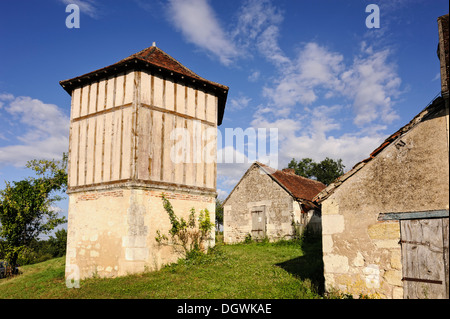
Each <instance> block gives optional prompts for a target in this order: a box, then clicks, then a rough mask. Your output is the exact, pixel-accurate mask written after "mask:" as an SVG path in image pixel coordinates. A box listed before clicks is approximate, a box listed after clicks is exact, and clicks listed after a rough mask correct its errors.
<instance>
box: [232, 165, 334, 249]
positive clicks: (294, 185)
mask: <svg viewBox="0 0 450 319" xmlns="http://www.w3.org/2000/svg"><path fill="white" fill-rule="evenodd" d="M324 188H325V185H324V184H322V183H320V182H318V181H314V180H311V179H307V178H305V177H302V176H298V175H296V174H295V173H294V170H293V169H284V170H282V171H280V170H275V169H273V168H270V167H268V166H266V165H264V164H261V163H259V162H255V163H253V164H252V165H251V166H250V168H249V169H248V170H247V172H246V173H245V174H244V176H243V177H242V178H241V180H240V181H239V182H238V184H237V185H236V186H235V187H234V189H233V190H232V191H231V193H230V194H229V195H228V197H227V198H226V199H225V201H224V203H223V209H224V213H223V214H224V242H225V243H236V242H240V241H243V240H244V239H245V238H246V237H247V236H248V235H251V238H252V239H256V240H260V239H262V238H265V237H267V238H268V239H269V240H277V239H290V238H292V236H294V235H295V232H299V231H301V230H302V228H304V227H306V226H307V225H308V224H309V225H310V226H311V227H312V228H313V229H314V228H315V229H316V230H317V231H320V211H319V209H318V207H317V205H315V204H314V203H313V202H312V199H313V197H314V196H315V195H316V194H317V193H318V192H320V191H321V190H322V189H324Z"/></svg>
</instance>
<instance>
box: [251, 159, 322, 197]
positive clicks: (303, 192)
mask: <svg viewBox="0 0 450 319" xmlns="http://www.w3.org/2000/svg"><path fill="white" fill-rule="evenodd" d="M256 164H257V165H258V166H259V167H261V168H263V169H264V170H265V171H266V173H267V174H268V175H269V176H270V177H271V178H272V179H273V180H275V181H276V182H278V184H280V185H281V186H284V188H286V189H287V190H288V191H289V192H290V193H291V194H292V196H293V197H295V198H296V199H306V200H308V201H312V200H313V198H314V196H316V195H317V194H318V193H319V192H320V191H321V190H322V189H324V188H325V187H326V186H325V185H324V184H322V183H321V182H319V181H315V180H312V179H309V178H306V177H303V176H299V175H297V174H295V173H294V172H293V171H290V170H275V169H273V168H271V167H269V166H267V165H264V164H262V163H259V162H256Z"/></svg>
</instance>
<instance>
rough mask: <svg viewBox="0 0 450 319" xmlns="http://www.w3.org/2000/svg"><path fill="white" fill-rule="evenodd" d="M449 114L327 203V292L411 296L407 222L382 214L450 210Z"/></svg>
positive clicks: (409, 137) (405, 139)
mask: <svg viewBox="0 0 450 319" xmlns="http://www.w3.org/2000/svg"><path fill="white" fill-rule="evenodd" d="M446 117H448V115H446V113H445V109H444V108H440V110H438V111H437V113H435V114H433V115H432V116H430V117H428V118H427V119H425V120H422V122H420V123H419V124H418V125H417V126H415V127H414V128H412V129H411V130H410V131H408V132H407V133H405V134H404V135H402V136H400V137H399V138H398V139H397V140H395V141H393V142H392V143H391V144H390V145H388V146H387V147H386V148H385V149H384V150H383V151H381V153H379V154H378V155H377V156H376V157H375V158H373V159H372V160H370V161H369V162H368V163H367V164H365V165H364V166H363V167H362V168H361V169H360V170H359V171H357V172H356V173H355V174H354V175H353V176H351V177H350V178H348V179H347V180H345V182H344V183H342V185H340V186H339V187H338V188H337V189H335V190H334V192H333V193H332V195H330V196H329V197H328V198H327V199H326V200H324V201H323V202H322V233H323V254H324V255H323V260H324V275H325V285H326V289H327V290H332V289H338V290H340V291H342V292H348V293H352V294H354V295H359V294H360V293H362V294H369V295H374V296H379V297H381V298H403V283H402V281H401V279H402V262H401V245H400V243H399V240H400V227H399V222H398V221H385V222H381V221H378V216H379V214H380V213H390V212H413V211H426V210H439V209H448V208H449V198H448V193H449V183H448V181H449V162H448V152H449V149H448V145H447V131H446V130H447V129H446V122H447V120H448V119H447V118H446Z"/></svg>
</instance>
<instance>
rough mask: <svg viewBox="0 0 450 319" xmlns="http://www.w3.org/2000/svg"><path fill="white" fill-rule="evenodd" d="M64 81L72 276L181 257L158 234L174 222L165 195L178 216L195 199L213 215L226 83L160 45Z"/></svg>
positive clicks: (118, 271)
mask: <svg viewBox="0 0 450 319" xmlns="http://www.w3.org/2000/svg"><path fill="white" fill-rule="evenodd" d="M60 83H61V85H62V87H63V88H64V89H65V90H66V91H67V92H68V93H69V94H70V95H71V97H72V106H71V116H70V140H69V163H68V190H67V193H68V195H69V222H68V237H67V256H66V277H71V278H76V277H79V278H85V277H90V276H93V275H94V274H96V275H98V276H102V277H114V276H120V275H126V274H129V273H135V272H142V271H144V270H145V269H149V270H151V269H158V268H159V267H160V266H161V265H163V264H166V263H170V262H174V261H176V260H177V259H178V258H179V257H180V255H177V254H176V253H174V251H173V247H170V246H160V245H158V243H157V242H156V240H155V237H156V234H157V231H158V230H159V231H161V233H162V234H167V232H168V230H169V229H170V228H171V225H170V221H169V217H168V215H167V213H166V212H165V210H164V208H163V203H162V200H161V196H162V194H163V193H164V194H165V195H166V197H167V198H168V199H169V200H170V202H171V204H172V206H173V208H174V212H175V214H176V215H177V216H178V217H183V218H184V219H186V220H187V219H188V215H189V211H190V209H191V208H195V210H196V212H197V214H198V213H199V211H200V210H203V209H208V210H209V211H210V212H211V216H210V218H211V220H214V219H215V214H214V212H215V198H216V195H217V193H216V168H217V165H216V160H215V159H216V153H215V152H216V140H217V126H218V125H220V124H221V122H222V117H223V114H224V109H225V103H226V99H227V94H228V87H227V86H224V85H221V84H218V83H215V82H211V81H209V80H206V79H204V78H202V77H200V76H199V75H197V74H195V73H194V72H192V71H191V70H189V69H188V68H186V67H185V66H183V65H182V64H181V63H180V62H178V61H177V60H175V59H174V58H173V57H171V56H169V55H168V54H166V53H165V52H164V51H162V50H161V49H159V48H158V47H156V45H153V46H151V47H149V48H146V49H144V50H142V51H140V52H138V53H135V54H133V55H131V56H129V57H127V58H125V59H123V60H121V61H119V62H117V63H115V64H113V65H110V66H107V67H104V68H102V69H99V70H96V71H93V72H90V73H88V74H84V75H81V76H78V77H76V78H73V79H69V80H65V81H61V82H60ZM180 140H181V142H180ZM180 145H181V146H182V147H180ZM206 145H209V148H208V149H209V150H211V154H207V152H202V150H203V149H204V148H205V147H206ZM183 147H184V149H183ZM209 244H210V245H214V233H213V232H212V233H211V240H210V241H209Z"/></svg>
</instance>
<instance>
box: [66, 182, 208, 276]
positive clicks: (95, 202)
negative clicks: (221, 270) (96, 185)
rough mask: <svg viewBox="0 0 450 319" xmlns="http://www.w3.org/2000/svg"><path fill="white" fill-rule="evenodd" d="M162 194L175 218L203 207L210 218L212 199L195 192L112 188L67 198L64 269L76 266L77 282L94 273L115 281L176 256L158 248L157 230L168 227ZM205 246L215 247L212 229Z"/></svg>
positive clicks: (164, 231) (71, 268) (164, 230)
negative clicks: (66, 234) (172, 210)
mask: <svg viewBox="0 0 450 319" xmlns="http://www.w3.org/2000/svg"><path fill="white" fill-rule="evenodd" d="M162 193H165V194H166V197H167V198H168V199H169V200H170V202H171V204H172V206H173V208H174V212H175V214H176V215H177V216H178V217H183V218H185V219H186V220H187V218H188V216H189V213H190V209H191V208H194V209H195V210H196V216H197V217H198V214H199V212H200V210H204V209H208V210H209V212H210V218H211V221H214V220H215V197H214V196H210V195H205V194H199V193H197V194H196V193H189V192H182V191H181V192H180V191H176V192H174V191H172V192H170V191H167V190H165V191H162V190H154V189H153V190H152V189H124V188H113V189H109V190H103V191H97V192H80V193H73V194H70V196H69V224H68V250H67V255H66V269H70V271H73V269H74V268H73V266H74V265H75V266H76V267H77V269H78V270H79V275H80V278H81V279H82V278H86V277H91V276H93V275H94V274H95V275H98V276H101V277H114V276H121V275H127V274H129V273H136V272H143V271H146V270H155V269H159V268H160V267H161V266H162V265H163V264H167V263H170V262H175V261H176V260H177V259H178V258H180V257H181V255H180V254H179V253H178V252H177V251H176V250H174V248H175V247H173V246H167V245H159V244H158V243H157V242H156V240H155V237H156V231H157V230H160V231H161V233H162V234H166V235H167V234H168V233H167V232H168V229H170V227H171V225H170V222H169V217H168V215H167V213H166V212H165V210H164V209H163V202H162V199H161V194H162ZM209 245H210V246H213V245H214V230H213V231H212V232H211V240H210V241H209Z"/></svg>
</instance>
